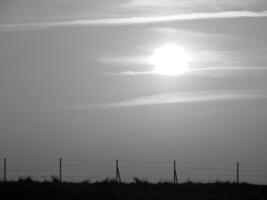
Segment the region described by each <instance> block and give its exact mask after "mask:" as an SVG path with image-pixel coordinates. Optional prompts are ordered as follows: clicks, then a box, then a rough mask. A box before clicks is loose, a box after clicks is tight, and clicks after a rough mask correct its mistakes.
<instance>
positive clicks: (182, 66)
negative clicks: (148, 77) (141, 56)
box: [147, 44, 192, 76]
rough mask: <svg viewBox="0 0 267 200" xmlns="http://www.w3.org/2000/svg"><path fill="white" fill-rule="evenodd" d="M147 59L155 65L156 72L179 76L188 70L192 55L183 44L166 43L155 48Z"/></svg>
mask: <svg viewBox="0 0 267 200" xmlns="http://www.w3.org/2000/svg"><path fill="white" fill-rule="evenodd" d="M147 61H148V62H149V63H150V64H152V65H154V66H155V69H154V72H155V73H156V74H159V75H167V76H177V75H181V74H184V73H185V72H187V71H188V68H189V63H190V62H191V61H192V57H191V55H190V54H189V53H188V52H186V50H185V48H183V47H182V46H179V45H177V44H165V45H163V46H161V47H159V48H157V49H155V50H154V53H153V55H152V56H151V57H149V58H148V60H147Z"/></svg>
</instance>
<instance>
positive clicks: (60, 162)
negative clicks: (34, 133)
mask: <svg viewBox="0 0 267 200" xmlns="http://www.w3.org/2000/svg"><path fill="white" fill-rule="evenodd" d="M59 182H60V183H61V182H62V158H59Z"/></svg>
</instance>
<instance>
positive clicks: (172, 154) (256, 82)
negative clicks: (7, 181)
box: [0, 0, 267, 163]
mask: <svg viewBox="0 0 267 200" xmlns="http://www.w3.org/2000/svg"><path fill="white" fill-rule="evenodd" d="M266 23H267V2H266V1H265V0H232V1H226V0H225V1H220V0H179V1H177V0H113V1H108V0H90V1H86V0H76V1H71V0H57V1H52V0H38V1H36V0H1V1H0V97H1V100H0V152H1V153H0V155H1V157H7V158H9V157H13V158H31V157H35V158H36V157H37V158H58V157H60V156H62V157H63V158H64V157H70V158H98V159H116V158H119V159H137V160H138V159H141V160H149V159H150V160H174V159H176V160H180V161H181V162H183V161H196V162H200V161H220V162H236V161H237V160H238V161H240V162H249V163H258V162H261V163H262V162H265V163H267V158H266V156H265V152H266V151H267V134H266V133H267V132H266V131H267V123H266V119H267V57H266V53H267V38H266V33H267V27H266ZM164 44H177V45H179V46H181V47H183V48H184V49H186V51H187V52H188V53H190V55H191V56H192V57H193V60H192V62H191V63H190V66H189V70H188V72H186V73H184V74H181V75H179V76H166V75H160V74H155V73H153V69H154V66H152V65H151V63H148V62H147V58H148V57H150V56H151V55H152V54H153V52H154V51H155V49H157V48H159V47H160V46H162V45H164Z"/></svg>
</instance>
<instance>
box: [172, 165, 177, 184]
mask: <svg viewBox="0 0 267 200" xmlns="http://www.w3.org/2000/svg"><path fill="white" fill-rule="evenodd" d="M173 184H178V178H177V173H176V161H175V160H174V161H173Z"/></svg>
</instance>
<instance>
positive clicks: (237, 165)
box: [236, 162, 239, 184]
mask: <svg viewBox="0 0 267 200" xmlns="http://www.w3.org/2000/svg"><path fill="white" fill-rule="evenodd" d="M236 183H237V184H239V162H237V163H236Z"/></svg>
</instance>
